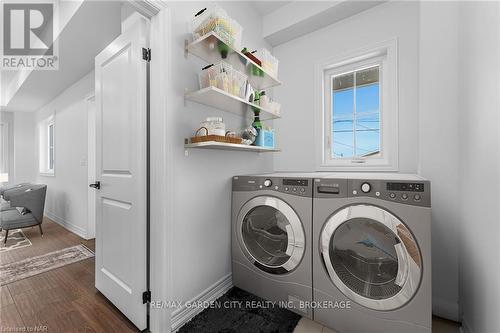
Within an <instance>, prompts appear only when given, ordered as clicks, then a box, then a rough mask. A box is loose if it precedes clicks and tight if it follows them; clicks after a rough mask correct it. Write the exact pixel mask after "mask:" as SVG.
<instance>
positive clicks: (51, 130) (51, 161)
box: [47, 121, 54, 173]
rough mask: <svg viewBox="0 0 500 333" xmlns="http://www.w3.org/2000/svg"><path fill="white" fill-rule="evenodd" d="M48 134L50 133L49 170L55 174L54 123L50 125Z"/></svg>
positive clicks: (48, 144) (48, 145) (48, 143)
mask: <svg viewBox="0 0 500 333" xmlns="http://www.w3.org/2000/svg"><path fill="white" fill-rule="evenodd" d="M47 132H48V142H47V147H48V152H47V156H48V161H47V170H48V171H49V172H52V173H53V172H54V122H53V121H52V122H50V123H49V125H48V129H47Z"/></svg>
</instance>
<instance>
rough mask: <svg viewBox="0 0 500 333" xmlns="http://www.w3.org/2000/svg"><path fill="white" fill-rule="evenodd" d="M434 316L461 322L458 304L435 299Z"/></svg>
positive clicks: (433, 302) (433, 300) (433, 303)
mask: <svg viewBox="0 0 500 333" xmlns="http://www.w3.org/2000/svg"><path fill="white" fill-rule="evenodd" d="M432 314H433V315H436V316H438V317H441V318H445V319H448V320H453V321H456V322H459V321H460V316H459V308H458V303H453V302H449V301H447V300H443V299H439V298H433V299H432Z"/></svg>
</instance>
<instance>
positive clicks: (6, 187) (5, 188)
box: [0, 183, 32, 196]
mask: <svg viewBox="0 0 500 333" xmlns="http://www.w3.org/2000/svg"><path fill="white" fill-rule="evenodd" d="M29 185H32V184H31V183H20V184H14V185H4V186H0V195H2V196H3V194H4V192H5V191H10V190H13V189H18V188H21V187H26V186H29Z"/></svg>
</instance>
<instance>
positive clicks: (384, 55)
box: [316, 41, 397, 171]
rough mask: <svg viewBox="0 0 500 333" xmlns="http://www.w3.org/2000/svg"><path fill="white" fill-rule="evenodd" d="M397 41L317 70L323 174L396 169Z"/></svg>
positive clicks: (320, 161) (332, 62) (318, 122)
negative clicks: (319, 83)
mask: <svg viewBox="0 0 500 333" xmlns="http://www.w3.org/2000/svg"><path fill="white" fill-rule="evenodd" d="M396 50H397V48H396V42H395V41H393V42H389V43H385V45H380V46H378V47H376V48H373V49H371V50H364V51H359V52H355V53H353V54H352V55H351V56H349V57H345V58H342V59H334V60H331V61H329V62H325V63H324V64H321V65H317V66H316V72H317V73H316V74H317V79H318V80H319V82H322V86H323V88H322V89H318V91H319V94H318V95H319V96H318V98H320V103H318V105H321V107H320V108H319V110H318V121H317V122H316V123H317V124H321V128H317V131H316V133H321V137H319V135H318V140H319V144H318V147H319V149H320V151H318V156H319V158H318V162H319V163H318V169H319V170H393V171H395V170H397V61H396V59H397V54H396Z"/></svg>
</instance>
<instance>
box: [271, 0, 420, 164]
mask: <svg viewBox="0 0 500 333" xmlns="http://www.w3.org/2000/svg"><path fill="white" fill-rule="evenodd" d="M418 11H419V6H418V3H416V2H390V3H387V4H383V5H380V6H377V7H375V8H373V9H370V10H367V11H365V12H362V13H360V14H358V15H355V16H353V17H351V18H349V19H346V20H344V21H341V22H339V23H336V24H333V25H330V26H328V27H326V28H323V29H320V30H318V31H315V32H313V33H310V34H308V35H305V36H302V37H300V38H297V39H294V40H292V41H290V42H287V43H285V44H282V45H278V46H276V47H275V48H274V55H275V56H276V57H277V58H278V59H279V61H280V63H279V76H280V80H281V81H283V86H281V87H277V88H276V89H275V96H276V99H277V100H278V101H280V102H281V103H282V110H283V111H282V117H283V118H282V119H280V120H279V121H276V122H275V123H276V129H277V141H278V145H279V146H280V147H281V148H282V149H283V151H282V152H281V153H279V154H276V155H275V159H274V164H275V169H276V170H278V171H315V167H316V166H315V151H316V145H317V144H318V143H317V142H315V140H314V139H315V135H314V127H313V126H314V122H313V119H314V113H313V112H314V102H315V101H314V97H315V92H314V65H315V64H316V63H322V62H323V61H324V60H325V59H329V58H332V57H335V56H340V55H342V54H343V53H345V52H349V51H356V50H358V49H361V48H365V47H367V46H369V45H373V44H374V43H378V42H383V41H387V40H390V39H393V38H397V39H398V43H399V133H400V135H399V137H400V140H399V169H400V171H401V172H416V171H417V158H418V149H417V147H418V127H417V126H415V124H417V122H418V67H417V64H418V33H419V31H418V26H419V21H418Z"/></svg>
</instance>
